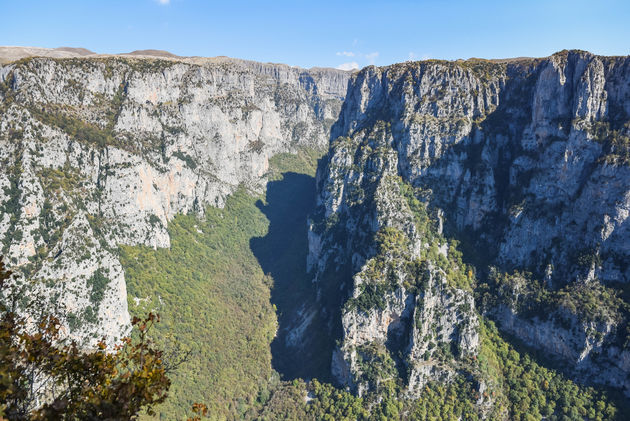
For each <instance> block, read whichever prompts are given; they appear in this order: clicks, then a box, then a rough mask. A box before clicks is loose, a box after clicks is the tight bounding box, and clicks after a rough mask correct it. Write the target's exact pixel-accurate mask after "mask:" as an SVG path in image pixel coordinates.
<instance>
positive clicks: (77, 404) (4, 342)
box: [0, 256, 170, 421]
mask: <svg viewBox="0 0 630 421" xmlns="http://www.w3.org/2000/svg"><path fill="white" fill-rule="evenodd" d="M10 278H11V273H10V272H8V271H6V270H5V267H4V262H3V261H2V257H1V256H0V419H2V420H5V419H8V420H25V419H28V420H68V421H70V420H87V419H110V420H114V419H116V420H123V419H124V420H135V419H137V418H138V413H139V412H140V411H141V410H144V411H146V412H147V413H152V408H153V406H154V405H156V404H159V403H160V402H163V401H164V399H165V398H166V395H167V392H168V389H169V386H170V380H169V379H168V377H167V376H166V373H167V368H166V366H165V364H164V362H163V357H162V351H160V350H159V349H157V348H155V347H154V346H153V343H152V342H151V340H150V339H149V338H148V336H147V334H148V332H149V329H150V328H151V327H152V326H153V325H154V323H155V322H156V321H158V320H159V319H158V318H157V317H156V316H155V315H153V314H149V316H148V317H147V318H146V319H137V318H134V320H133V321H132V325H133V326H134V333H135V336H136V339H135V340H132V339H130V338H125V339H124V340H123V342H122V344H121V345H120V346H118V347H117V348H116V349H114V350H113V352H110V351H109V350H107V348H106V346H105V344H104V343H102V342H101V343H99V344H98V347H97V349H95V350H94V351H93V352H84V351H83V350H82V349H79V347H78V346H77V344H76V343H74V342H72V343H70V344H67V343H65V342H64V341H62V340H61V339H62V334H61V332H62V331H61V324H60V323H59V320H58V319H56V318H55V317H53V316H50V315H45V314H41V313H40V315H39V316H38V317H37V318H34V320H31V321H30V322H31V323H32V324H31V323H27V321H26V320H25V319H24V318H22V317H21V316H20V315H18V314H16V312H15V311H14V307H13V304H14V303H15V301H16V300H17V299H22V298H24V294H21V291H20V290H19V289H17V290H16V289H14V288H12V287H9V284H8V283H7V281H8V280H9V279H10ZM17 295H20V297H18V296H17ZM38 305H39V303H38V301H37V300H32V301H31V302H30V303H28V307H29V308H30V310H29V311H30V312H31V314H33V315H35V314H37V313H39V312H38V311H37V310H36V307H38ZM42 381H43V382H44V383H43V384H42V383H41V382H42ZM43 387H44V388H45V389H41V388H43ZM43 390H45V391H46V399H45V400H44V401H43V402H42V401H40V398H41V395H40V393H41V391H43Z"/></svg>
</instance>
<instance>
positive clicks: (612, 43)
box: [0, 0, 630, 69]
mask: <svg viewBox="0 0 630 421" xmlns="http://www.w3.org/2000/svg"><path fill="white" fill-rule="evenodd" d="M0 10H1V11H2V15H3V16H4V17H3V19H2V24H1V25H0V45H20V46H35V47H48V48H55V47H60V46H71V47H84V48H88V49H90V50H92V51H95V52H98V53H108V54H111V53H121V52H129V51H133V50H139V49H150V48H152V49H160V50H167V51H170V52H172V53H174V54H177V55H182V56H205V57H212V56H221V55H224V56H230V57H238V58H243V59H250V60H256V61H262V62H274V63H286V64H289V65H293V66H300V67H305V68H308V67H315V66H317V67H337V68H344V69H350V68H360V67H364V66H366V65H370V64H375V65H387V64H391V63H396V62H402V61H407V60H423V59H427V58H437V59H446V60H455V59H460V58H463V59H466V58H470V57H481V58H508V57H523V56H527V57H543V56H548V55H550V54H553V53H554V52H556V51H560V50H563V49H582V50H588V51H591V52H593V53H596V54H602V55H629V54H630V1H629V0H588V1H587V0H572V1H568V0H558V1H554V0H545V1H542V0H529V1H520V0H496V1H495V0H485V1H484V0H478V1H474V0H467V1H464V0H452V1H446V0H441V1H440V0H420V1H410V0H390V1H374V0H361V1H354V0H352V1H342V0H338V1H328V0H311V1H302V0H292V1H285V0H280V1H272V0H266V1H264V0H249V1H245V0H231V1H215V0H108V1H106V0H19V1H16V0H0Z"/></svg>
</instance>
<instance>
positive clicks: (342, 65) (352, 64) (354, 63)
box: [337, 61, 359, 70]
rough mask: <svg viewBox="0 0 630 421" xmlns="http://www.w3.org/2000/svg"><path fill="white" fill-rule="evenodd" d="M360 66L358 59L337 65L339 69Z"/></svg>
mask: <svg viewBox="0 0 630 421" xmlns="http://www.w3.org/2000/svg"><path fill="white" fill-rule="evenodd" d="M358 68H359V63H357V62H356V61H351V62H349V63H342V64H340V65H339V66H337V69H339V70H356V69H358Z"/></svg>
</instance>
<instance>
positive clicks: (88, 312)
mask: <svg viewBox="0 0 630 421" xmlns="http://www.w3.org/2000/svg"><path fill="white" fill-rule="evenodd" d="M348 77H349V76H348V74H347V73H346V72H341V71H335V70H325V69H320V70H318V69H314V70H311V71H306V70H301V69H296V68H290V67H288V66H284V65H266V64H259V63H252V62H244V61H239V60H230V59H221V60H207V61H205V62H203V63H202V64H195V63H189V62H183V61H177V60H169V61H163V60H155V59H146V58H145V59H131V58H129V59H123V58H104V59H100V58H86V59H80V58H73V59H49V58H32V59H24V60H21V61H18V62H15V63H12V64H8V65H6V66H3V67H0V82H1V84H0V101H1V107H2V112H1V114H0V133H1V134H2V137H1V139H0V160H1V161H2V168H3V170H2V171H1V172H0V187H1V189H0V203H2V207H1V208H0V239H1V240H2V251H1V254H3V255H4V256H5V257H6V258H7V259H8V261H9V264H10V265H11V267H12V268H13V269H17V270H19V271H20V272H21V273H23V274H24V275H26V277H27V278H29V279H33V280H38V281H41V282H38V283H36V284H35V285H33V286H29V287H28V289H29V291H28V295H29V296H31V297H38V299H40V300H41V302H42V305H43V306H48V307H49V308H54V309H56V310H57V311H58V312H59V313H60V314H61V315H62V316H64V319H65V325H66V328H67V331H68V333H69V335H70V336H71V337H72V338H74V339H77V340H80V341H81V342H83V343H84V344H85V345H86V346H91V345H93V344H94V343H95V341H96V340H97V338H100V337H103V336H104V337H106V339H107V341H108V343H110V344H111V343H113V341H115V339H116V338H120V337H121V336H122V335H123V334H124V333H125V331H126V327H127V325H128V321H129V319H128V318H129V316H128V313H127V293H126V285H125V280H124V274H123V268H122V266H121V264H120V261H119V259H118V257H117V249H118V246H120V245H145V246H147V247H152V248H161V247H169V246H170V238H169V234H168V232H167V229H166V227H167V224H168V222H169V221H170V220H172V219H173V218H174V217H175V215H177V214H182V213H184V214H185V213H190V212H194V213H197V214H199V215H203V213H204V210H205V209H206V206H207V205H213V206H218V207H221V206H223V205H224V203H225V200H226V197H227V196H228V195H230V194H232V193H233V192H234V191H235V190H236V188H237V187H238V186H239V185H243V186H245V187H246V188H248V189H250V190H252V191H255V192H261V191H262V190H263V188H264V186H265V183H266V177H265V175H266V172H267V171H268V169H269V166H268V160H269V158H270V157H272V156H273V155H275V154H278V153H281V152H293V153H295V152H296V151H297V150H298V149H299V148H303V147H310V148H320V149H321V148H323V147H324V146H325V145H326V144H327V141H328V137H329V128H330V126H331V125H332V123H333V122H334V121H335V119H336V117H337V115H338V113H339V109H340V106H341V101H342V99H343V98H344V95H345V89H346V86H347V80H348ZM138 298H144V297H138Z"/></svg>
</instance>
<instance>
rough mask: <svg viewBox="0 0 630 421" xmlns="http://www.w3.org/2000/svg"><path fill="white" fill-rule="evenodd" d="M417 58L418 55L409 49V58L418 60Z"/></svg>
mask: <svg viewBox="0 0 630 421" xmlns="http://www.w3.org/2000/svg"><path fill="white" fill-rule="evenodd" d="M417 58H418V55H417V54H416V53H414V52H413V51H409V60H411V61H416V59H417Z"/></svg>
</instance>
